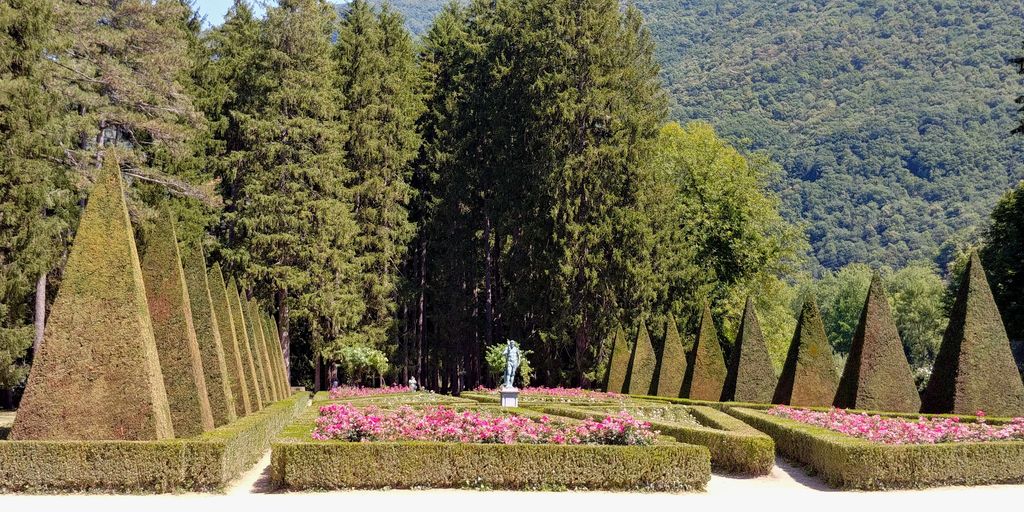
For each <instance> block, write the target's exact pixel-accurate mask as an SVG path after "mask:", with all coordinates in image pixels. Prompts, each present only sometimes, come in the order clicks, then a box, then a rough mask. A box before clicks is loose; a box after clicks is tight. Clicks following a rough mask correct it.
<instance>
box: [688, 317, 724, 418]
mask: <svg viewBox="0 0 1024 512" xmlns="http://www.w3.org/2000/svg"><path fill="white" fill-rule="evenodd" d="M688 363H689V364H688V365H687V372H686V377H685V378H684V379H683V396H685V397H687V398H690V399H693V400H710V401H714V400H719V399H721V398H722V387H723V386H724V385H725V378H726V374H727V370H726V367H725V356H724V355H722V347H721V345H719V344H718V333H717V332H716V331H715V325H714V320H713V319H712V317H711V308H710V307H708V306H707V305H705V306H704V313H703V314H702V315H701V317H700V323H698V324H697V339H696V340H695V341H694V342H693V347H692V348H691V349H690V354H689V361H688Z"/></svg>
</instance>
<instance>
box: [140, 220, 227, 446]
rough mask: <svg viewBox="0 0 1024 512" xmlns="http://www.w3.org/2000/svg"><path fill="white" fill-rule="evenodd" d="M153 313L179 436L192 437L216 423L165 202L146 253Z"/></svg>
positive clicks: (148, 294) (145, 270)
mask: <svg viewBox="0 0 1024 512" xmlns="http://www.w3.org/2000/svg"><path fill="white" fill-rule="evenodd" d="M142 276H143V279H144V280H145V283H146V299H147V300H148V302H149V315H150V317H151V318H152V320H153V335H154V336H155V338H156V348H157V352H158V353H159V354H160V369H161V371H162V372H163V376H164V387H165V388H166V389H167V403H168V405H170V407H171V419H172V420H173V422H174V435H175V436H176V437H191V436H195V435H198V434H201V433H203V432H205V431H207V430H211V429H212V428H213V414H212V412H211V410H210V400H209V394H208V391H207V389H206V378H205V377H204V374H203V361H202V357H201V356H200V354H199V343H198V342H197V341H196V331H195V327H194V326H193V324H192V305H191V299H190V298H189V294H188V288H187V286H186V285H185V273H184V270H183V269H182V267H181V256H180V254H179V252H178V240H177V235H176V233H175V230H174V218H173V216H172V214H171V212H170V211H169V210H168V209H167V208H164V209H162V211H161V213H160V216H159V217H158V218H157V221H156V225H155V227H154V229H153V232H152V233H151V234H150V236H149V240H148V243H147V244H146V254H145V255H144V256H143V258H142Z"/></svg>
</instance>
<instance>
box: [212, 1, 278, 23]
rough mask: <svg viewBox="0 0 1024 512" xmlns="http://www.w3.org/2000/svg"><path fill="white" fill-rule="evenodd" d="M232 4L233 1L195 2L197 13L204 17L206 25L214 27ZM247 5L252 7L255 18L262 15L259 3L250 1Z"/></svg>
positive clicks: (261, 7) (222, 19)
mask: <svg viewBox="0 0 1024 512" xmlns="http://www.w3.org/2000/svg"><path fill="white" fill-rule="evenodd" d="M234 3H235V0H196V3H195V5H196V8H198V9H199V12H201V13H202V14H203V15H205V16H206V24H207V25H208V26H216V25H220V24H221V22H222V21H224V15H225V14H227V13H228V9H230V8H231V6H232V5H234ZM249 5H250V6H252V8H253V11H254V12H255V13H256V15H257V16H262V15H263V6H262V5H260V2H253V1H250V2H249Z"/></svg>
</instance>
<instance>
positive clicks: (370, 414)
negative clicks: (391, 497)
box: [311, 404, 657, 446]
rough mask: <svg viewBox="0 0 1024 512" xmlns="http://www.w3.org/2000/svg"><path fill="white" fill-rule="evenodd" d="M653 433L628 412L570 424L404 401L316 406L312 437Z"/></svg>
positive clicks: (539, 438) (602, 440) (621, 436)
mask: <svg viewBox="0 0 1024 512" xmlns="http://www.w3.org/2000/svg"><path fill="white" fill-rule="evenodd" d="M656 436H657V432H655V431H653V430H651V424H650V423H647V422H644V421H640V420H637V419H635V418H633V417H632V416H630V415H629V414H628V413H624V412H623V413H620V414H615V415H609V416H606V417H604V418H603V419H600V420H594V419H590V418H587V419H584V420H583V421H581V422H580V423H579V424H576V425H570V424H566V423H563V422H557V421H551V419H550V418H549V417H547V416H542V417H541V418H539V419H538V420H534V419H531V418H527V417H525V416H520V415H515V414H491V413H487V412H481V411H474V410H464V411H456V410H454V409H452V408H450V407H447V406H444V405H439V406H431V407H426V408H423V409H414V408H412V407H409V406H403V407H400V408H398V409H392V410H388V409H379V408H377V407H373V406H371V407H366V408H362V409H360V408H357V407H355V406H352V405H350V404H332V405H326V406H323V407H321V408H320V417H319V418H317V420H316V427H315V428H314V429H313V432H312V434H311V437H312V438H313V439H315V440H320V441H326V440H339V441H440V442H460V443H496V444H515V443H526V444H601V445H625V446H636V445H648V444H651V443H652V442H654V439H655V437H656Z"/></svg>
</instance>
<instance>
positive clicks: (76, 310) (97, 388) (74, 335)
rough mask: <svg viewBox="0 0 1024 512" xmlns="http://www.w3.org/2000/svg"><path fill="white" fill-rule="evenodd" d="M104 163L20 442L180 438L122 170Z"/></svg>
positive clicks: (21, 423) (23, 415) (20, 420)
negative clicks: (156, 336)
mask: <svg viewBox="0 0 1024 512" xmlns="http://www.w3.org/2000/svg"><path fill="white" fill-rule="evenodd" d="M104 160H105V162H104V166H103V169H102V170H101V171H100V175H99V177H98V180H97V182H96V184H95V185H94V186H93V188H92V191H91V193H90V195H89V201H88V204H86V206H85V210H84V211H83V212H82V218H81V221H80V222H79V225H78V232H77V234H76V235H75V240H74V244H73V245H72V246H71V252H70V254H69V255H68V260H67V263H66V265H65V267H64V275H63V279H62V282H61V286H60V290H59V291H58V292H57V298H56V300H55V301H54V303H53V307H52V309H51V311H50V317H49V318H48V319H47V323H46V330H45V331H44V341H43V345H42V348H41V350H40V351H39V353H38V354H36V355H35V360H34V361H33V364H32V371H31V375H30V376H29V380H28V385H27V386H26V388H25V394H24V397H23V398H22V401H21V408H20V409H18V414H17V416H16V418H15V421H14V426H13V429H12V432H11V437H12V439H19V440H20V439H39V440H69V439H79V440H101V439H126V440H145V439H168V438H171V437H174V429H173V426H172V423H171V412H170V408H169V407H168V405H167V395H166V392H165V389H164V380H163V376H162V374H161V372H160V359H159V357H158V355H157V350H156V341H155V340H154V338H153V328H152V325H151V323H150V318H149V308H148V307H147V305H146V290H145V285H144V284H143V279H142V270H141V268H140V266H139V256H138V252H137V251H136V248H135V238H134V235H133V231H132V226H131V221H129V219H128V209H127V207H126V206H125V202H124V189H123V185H122V182H121V172H120V169H119V168H118V165H117V162H116V161H115V160H114V158H113V156H110V155H108V156H107V158H105V159H104Z"/></svg>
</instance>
